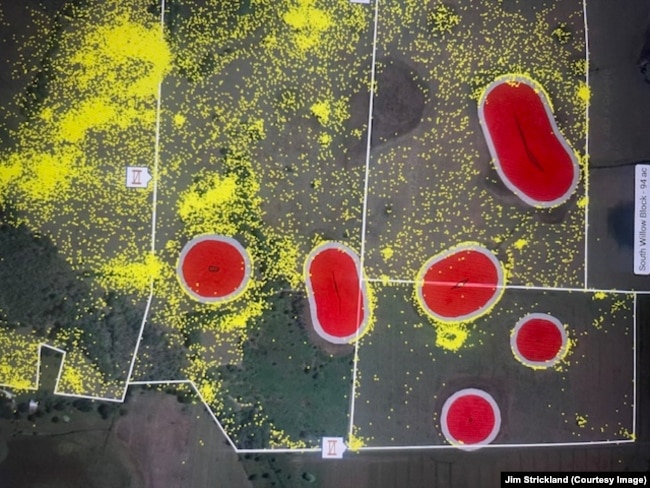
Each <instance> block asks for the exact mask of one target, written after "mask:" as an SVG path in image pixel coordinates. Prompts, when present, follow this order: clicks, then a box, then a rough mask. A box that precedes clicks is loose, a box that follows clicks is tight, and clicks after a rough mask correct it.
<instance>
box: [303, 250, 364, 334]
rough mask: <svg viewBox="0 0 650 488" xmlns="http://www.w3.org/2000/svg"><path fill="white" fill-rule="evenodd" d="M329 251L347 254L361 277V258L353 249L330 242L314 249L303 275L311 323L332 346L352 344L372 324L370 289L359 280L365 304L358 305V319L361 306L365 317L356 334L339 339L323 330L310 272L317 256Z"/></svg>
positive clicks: (306, 260)
mask: <svg viewBox="0 0 650 488" xmlns="http://www.w3.org/2000/svg"><path fill="white" fill-rule="evenodd" d="M328 249H334V250H336V251H339V252H342V253H345V254H346V255H347V256H348V257H349V258H350V259H352V261H353V262H354V266H355V267H356V268H357V276H360V275H361V265H360V263H359V257H358V256H357V253H356V252H354V250H353V249H351V248H349V247H348V246H346V245H345V244H341V243H340V242H333V241H330V242H325V243H324V244H321V245H320V246H317V247H315V248H314V249H312V251H311V252H310V253H309V255H308V256H307V259H305V269H304V273H303V274H304V276H305V287H306V288H307V299H308V301H309V315H310V316H311V322H312V325H313V326H314V330H315V331H316V333H317V334H318V335H319V336H320V337H322V338H323V339H325V340H326V341H328V342H331V343H332V344H350V343H351V342H352V341H358V340H359V337H361V336H362V335H363V334H364V333H365V331H366V329H367V328H368V323H369V322H370V309H369V301H368V287H367V286H366V284H365V281H364V280H363V279H359V291H360V292H361V296H362V299H363V304H359V303H358V304H357V318H359V313H360V311H361V310H362V309H361V307H359V305H362V306H363V313H364V317H363V320H362V321H361V323H360V324H359V327H357V330H355V331H354V333H352V334H350V335H347V336H345V337H337V336H333V335H332V334H329V333H327V332H325V329H323V326H322V325H321V323H320V320H319V319H318V313H317V308H318V307H317V306H316V298H315V296H314V295H315V294H314V289H313V287H312V285H311V278H310V275H311V273H310V272H309V269H310V267H311V263H312V261H313V260H314V258H315V257H316V255H317V254H319V253H321V252H323V251H327V250H328Z"/></svg>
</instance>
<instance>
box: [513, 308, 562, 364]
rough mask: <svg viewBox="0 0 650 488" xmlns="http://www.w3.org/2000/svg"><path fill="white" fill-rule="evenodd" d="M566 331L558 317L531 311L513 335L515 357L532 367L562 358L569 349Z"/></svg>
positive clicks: (519, 323) (514, 330) (520, 321)
mask: <svg viewBox="0 0 650 488" xmlns="http://www.w3.org/2000/svg"><path fill="white" fill-rule="evenodd" d="M567 345H568V338H567V333H566V330H565V328H564V326H563V325H562V322H560V321H559V320H558V319H557V318H555V317H553V316H552V315H548V314H545V313H531V314H529V315H526V316H525V317H523V318H522V319H520V320H519V322H517V324H516V325H515V327H514V329H513V330H512V334H511V335H510V347H511V349H512V353H513V354H514V355H515V357H516V358H517V359H518V360H519V361H521V362H522V363H523V364H525V365H526V366H530V367H532V368H548V367H550V366H553V365H554V364H555V363H557V362H558V361H559V360H561V359H562V357H563V356H564V353H565V352H566V350H567Z"/></svg>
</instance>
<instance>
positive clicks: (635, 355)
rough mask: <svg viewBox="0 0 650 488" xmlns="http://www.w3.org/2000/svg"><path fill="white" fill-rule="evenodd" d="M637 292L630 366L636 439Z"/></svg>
mask: <svg viewBox="0 0 650 488" xmlns="http://www.w3.org/2000/svg"><path fill="white" fill-rule="evenodd" d="M636 297H637V294H636V293H635V294H634V308H633V309H632V322H633V323H632V327H633V330H632V349H633V354H634V363H633V366H632V387H633V388H632V436H633V437H634V439H636V414H637V412H638V411H639V410H638V409H637V406H636V402H637V396H636V390H637V388H638V385H637V382H636V379H637V376H636V368H637V364H636V363H637V361H638V358H639V352H638V351H637V347H636V329H637V327H638V323H637V315H636V306H637V300H636Z"/></svg>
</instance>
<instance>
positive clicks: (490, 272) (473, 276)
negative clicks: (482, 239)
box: [418, 246, 503, 321]
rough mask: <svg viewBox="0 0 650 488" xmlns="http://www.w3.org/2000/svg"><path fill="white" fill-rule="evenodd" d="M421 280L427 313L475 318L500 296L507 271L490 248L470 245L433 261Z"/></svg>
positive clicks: (446, 316) (443, 317)
mask: <svg viewBox="0 0 650 488" xmlns="http://www.w3.org/2000/svg"><path fill="white" fill-rule="evenodd" d="M420 281H421V282H422V283H421V285H420V288H419V290H418V293H419V294H420V298H421V300H422V303H423V305H424V307H425V308H426V309H427V312H429V313H430V314H431V315H433V316H434V317H435V318H438V319H440V320H448V321H460V320H471V319H474V318H476V317H478V316H479V315H481V314H482V313H484V312H486V311H487V310H488V309H489V308H490V307H491V306H492V305H493V304H494V303H496V301H497V300H498V299H499V297H500V291H501V290H500V287H501V286H502V285H503V271H502V269H501V265H500V264H499V262H498V261H497V259H496V257H495V256H494V255H493V254H492V253H490V251H488V250H487V249H484V248H481V247H479V246H468V247H462V248H459V249H457V250H452V251H451V252H448V253H446V254H443V255H441V256H439V257H436V258H433V259H432V260H430V261H429V263H427V264H425V267H424V271H423V273H422V275H421V279H420Z"/></svg>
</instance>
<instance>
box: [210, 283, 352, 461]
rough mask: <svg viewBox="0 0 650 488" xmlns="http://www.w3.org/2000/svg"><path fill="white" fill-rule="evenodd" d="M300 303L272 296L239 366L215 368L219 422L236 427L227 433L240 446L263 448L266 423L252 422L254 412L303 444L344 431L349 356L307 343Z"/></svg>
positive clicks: (284, 296)
mask: <svg viewBox="0 0 650 488" xmlns="http://www.w3.org/2000/svg"><path fill="white" fill-rule="evenodd" d="M304 304H305V298H304V297H303V296H302V295H301V294H298V293H281V294H280V295H278V297H277V298H276V299H275V300H274V307H273V310H272V311H270V312H267V313H266V314H265V315H264V318H263V320H262V322H261V323H260V325H259V327H256V329H255V330H254V331H252V332H251V334H250V336H249V338H248V339H247V341H246V342H245V343H244V346H243V347H244V359H243V363H242V365H241V366H234V365H228V366H225V367H223V368H221V370H220V371H219V372H218V374H219V378H220V380H221V381H223V390H224V398H226V399H230V400H229V401H227V402H226V413H225V416H226V417H228V418H227V419H225V420H229V421H232V422H233V423H234V424H235V425H236V426H237V427H236V431H235V432H231V435H232V436H233V438H234V440H235V442H236V443H237V444H238V445H239V447H241V448H262V447H269V445H268V442H269V440H270V432H269V429H268V426H266V425H265V424H264V425H263V426H260V425H258V424H257V423H256V422H255V421H254V419H255V418H256V415H258V414H260V413H264V414H265V415H267V416H268V417H269V420H270V421H271V422H272V423H273V425H274V426H276V427H277V428H280V429H282V430H283V431H284V432H285V433H286V434H288V435H289V436H290V437H291V438H292V439H293V440H301V441H303V442H305V443H306V444H307V445H309V446H315V445H317V444H318V442H320V438H321V437H322V436H323V435H340V436H344V435H345V433H346V431H347V420H348V418H347V411H348V407H349V399H348V397H349V393H350V390H351V371H352V355H347V356H339V357H334V356H332V355H329V354H327V353H325V352H323V351H322V350H321V349H320V348H319V347H317V346H316V345H313V344H311V343H310V342H309V341H308V338H307V333H306V331H305V329H304V325H303V324H302V322H301V320H300V317H302V316H303V310H302V309H303V307H304ZM262 405H263V412H262ZM227 423H228V424H230V422H227Z"/></svg>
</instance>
